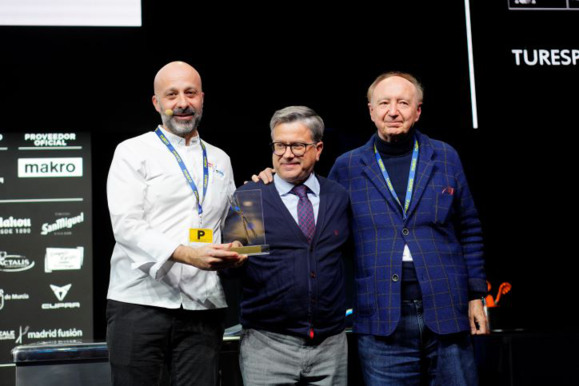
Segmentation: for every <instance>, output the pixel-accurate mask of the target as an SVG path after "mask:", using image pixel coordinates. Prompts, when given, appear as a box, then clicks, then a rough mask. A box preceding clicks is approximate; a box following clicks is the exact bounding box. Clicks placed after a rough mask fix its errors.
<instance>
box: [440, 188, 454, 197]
mask: <svg viewBox="0 0 579 386" xmlns="http://www.w3.org/2000/svg"><path fill="white" fill-rule="evenodd" d="M442 194H450V195H451V196H454V188H453V187H452V186H447V187H446V188H444V189H442Z"/></svg>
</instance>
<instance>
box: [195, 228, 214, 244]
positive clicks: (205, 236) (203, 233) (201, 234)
mask: <svg viewBox="0 0 579 386" xmlns="http://www.w3.org/2000/svg"><path fill="white" fill-rule="evenodd" d="M189 242H191V243H212V242H213V229H202V228H191V229H189Z"/></svg>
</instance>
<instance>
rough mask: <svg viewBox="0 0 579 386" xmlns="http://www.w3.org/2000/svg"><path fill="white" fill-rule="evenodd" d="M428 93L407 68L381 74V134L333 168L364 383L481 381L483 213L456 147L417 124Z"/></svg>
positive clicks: (375, 114) (375, 111)
mask: <svg viewBox="0 0 579 386" xmlns="http://www.w3.org/2000/svg"><path fill="white" fill-rule="evenodd" d="M422 97H423V89H422V86H421V85H420V83H419V82H418V81H417V80H416V78H415V77H414V76H412V75H410V74H407V73H400V72H390V73H385V74H382V75H381V76H379V77H378V78H377V79H376V80H375V81H374V83H373V84H372V85H371V86H370V88H369V90H368V107H369V109H370V117H371V119H372V121H373V122H374V124H375V125H376V128H377V129H378V130H377V133H376V134H375V135H374V136H372V138H371V139H370V141H368V143H366V144H365V145H364V146H362V147H360V148H358V149H355V150H352V151H350V152H348V153H346V154H344V155H342V156H340V157H339V158H338V159H337V160H336V163H335V164H334V167H333V168H332V170H331V172H330V176H329V178H330V179H332V180H334V181H337V182H339V183H340V184H341V185H342V186H343V187H344V188H346V190H347V191H348V193H349V196H350V205H351V208H352V215H353V219H352V221H353V223H352V229H353V232H354V241H355V245H356V262H355V267H356V273H355V281H356V283H355V288H356V307H355V320H354V331H355V332H356V333H357V334H358V350H359V353H360V360H361V365H362V372H363V374H364V379H365V381H366V384H367V385H391V384H396V385H397V384H416V385H418V384H424V383H427V384H434V383H435V382H436V383H437V384H444V385H455V384H457V385H470V384H476V383H477V372H476V365H475V362H474V355H473V350H472V345H471V341H470V336H469V335H468V331H469V330H470V332H471V333H472V334H486V333H487V321H486V317H485V314H484V311H483V305H482V301H481V298H482V296H483V295H484V294H485V293H486V278H485V273H484V267H483V264H484V262H483V245H482V232H481V226H480V221H479V219H478V214H477V211H476V209H475V206H474V202H473V199H472V196H471V193H470V190H469V187H468V184H467V181H466V178H465V175H464V171H463V168H462V165H461V162H460V159H459V157H458V154H457V153H456V151H455V150H454V149H453V148H452V147H451V146H449V145H448V144H446V143H444V142H441V141H436V140H433V139H430V138H429V137H427V136H426V135H424V134H422V133H420V132H419V131H418V130H416V129H414V124H415V123H416V122H417V121H418V119H419V118H420V114H421V112H422V109H421V108H422Z"/></svg>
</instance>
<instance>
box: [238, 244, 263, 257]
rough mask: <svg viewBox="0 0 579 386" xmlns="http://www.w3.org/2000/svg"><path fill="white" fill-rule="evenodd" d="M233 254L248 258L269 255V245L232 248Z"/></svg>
mask: <svg viewBox="0 0 579 386" xmlns="http://www.w3.org/2000/svg"><path fill="white" fill-rule="evenodd" d="M230 250H231V251H233V252H237V253H239V254H240V255H247V256H257V255H269V245H267V244H264V245H248V246H245V247H238V248H231V249H230Z"/></svg>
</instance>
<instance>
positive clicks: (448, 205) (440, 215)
mask: <svg viewBox="0 0 579 386" xmlns="http://www.w3.org/2000/svg"><path fill="white" fill-rule="evenodd" d="M453 201H454V196H453V195H451V194H446V193H438V194H437V195H436V199H435V203H434V212H433V217H434V218H433V222H434V223H435V224H445V223H446V222H447V221H448V219H449V218H450V214H451V213H452V211H453V208H452V203H453Z"/></svg>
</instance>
